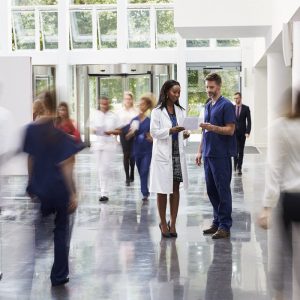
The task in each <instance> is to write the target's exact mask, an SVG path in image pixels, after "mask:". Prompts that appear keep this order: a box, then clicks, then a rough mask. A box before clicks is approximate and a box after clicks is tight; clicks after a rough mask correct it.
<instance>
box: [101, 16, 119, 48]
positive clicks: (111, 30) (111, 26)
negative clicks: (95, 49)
mask: <svg viewBox="0 0 300 300" xmlns="http://www.w3.org/2000/svg"><path fill="white" fill-rule="evenodd" d="M98 36H99V48H100V49H101V48H117V11H116V10H112V11H99V12H98Z"/></svg>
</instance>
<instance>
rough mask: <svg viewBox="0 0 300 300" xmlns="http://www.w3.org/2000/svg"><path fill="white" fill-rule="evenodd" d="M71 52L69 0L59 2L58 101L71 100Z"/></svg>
mask: <svg viewBox="0 0 300 300" xmlns="http://www.w3.org/2000/svg"><path fill="white" fill-rule="evenodd" d="M68 52H69V1H59V4H58V64H57V66H56V95H57V100H58V101H67V102H68V101H70V95H71V88H72V85H71V66H70V65H69V62H68V57H69V55H68Z"/></svg>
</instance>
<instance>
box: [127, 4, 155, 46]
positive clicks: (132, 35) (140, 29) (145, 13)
mask: <svg viewBox="0 0 300 300" xmlns="http://www.w3.org/2000/svg"><path fill="white" fill-rule="evenodd" d="M128 42H129V43H128V47H129V48H150V46H151V37H150V12H149V10H129V11H128Z"/></svg>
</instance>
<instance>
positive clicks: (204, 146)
mask: <svg viewBox="0 0 300 300" xmlns="http://www.w3.org/2000/svg"><path fill="white" fill-rule="evenodd" d="M205 85H206V92H207V95H208V97H209V98H210V101H209V102H208V103H207V104H206V105H205V115H204V122H205V123H201V124H200V127H201V128H202V130H203V134H202V141H201V143H200V145H199V149H198V153H197V157H196V163H197V165H200V164H201V159H202V157H203V159H204V171H205V181H206V188H207V194H208V197H209V200H210V202H211V204H212V206H213V222H212V224H211V226H210V228H208V229H205V230H203V233H204V234H212V238H213V239H221V238H228V237H230V228H231V225H232V219H231V212H232V197H231V190H230V182H231V175H232V165H231V157H234V156H235V155H236V139H235V136H234V134H235V133H234V132H235V122H236V116H235V111H234V106H233V104H232V103H231V102H230V101H229V100H228V99H226V98H225V97H223V96H222V95H221V86H222V79H221V77H220V76H219V75H218V74H216V73H211V74H209V75H208V76H207V77H206V78H205Z"/></svg>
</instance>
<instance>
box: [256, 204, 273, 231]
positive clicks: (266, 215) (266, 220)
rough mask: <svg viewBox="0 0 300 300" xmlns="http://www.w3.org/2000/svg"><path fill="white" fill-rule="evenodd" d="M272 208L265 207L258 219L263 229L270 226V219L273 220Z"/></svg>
mask: <svg viewBox="0 0 300 300" xmlns="http://www.w3.org/2000/svg"><path fill="white" fill-rule="evenodd" d="M271 213H272V208H270V207H264V208H263V209H262V211H261V213H260V215H259V217H258V219H257V223H258V225H259V226H260V227H261V228H263V229H269V228H270V220H271Z"/></svg>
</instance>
